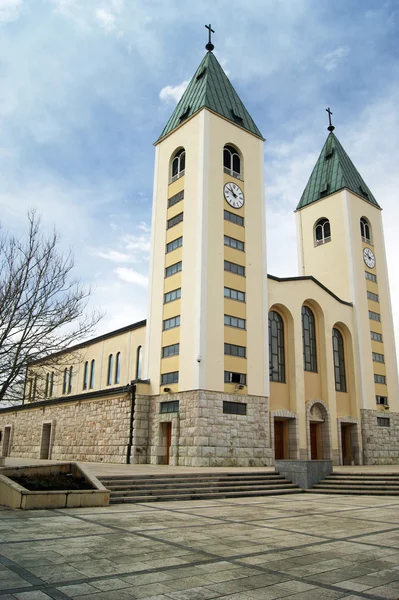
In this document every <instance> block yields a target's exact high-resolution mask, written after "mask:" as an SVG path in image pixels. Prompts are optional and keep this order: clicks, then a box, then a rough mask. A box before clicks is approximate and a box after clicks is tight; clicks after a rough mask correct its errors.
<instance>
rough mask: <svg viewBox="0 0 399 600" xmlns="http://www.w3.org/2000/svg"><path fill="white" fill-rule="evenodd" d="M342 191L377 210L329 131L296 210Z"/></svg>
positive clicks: (346, 156)
mask: <svg viewBox="0 0 399 600" xmlns="http://www.w3.org/2000/svg"><path fill="white" fill-rule="evenodd" d="M344 188H347V189H348V190H350V191H351V192H354V193H355V194H357V195H358V196H361V197H362V198H364V199H365V200H366V201H368V202H371V204H374V206H377V207H378V208H380V206H379V204H378V202H377V200H376V199H375V198H374V196H373V194H372V193H371V191H370V190H369V188H368V187H367V185H366V184H365V182H364V180H363V179H362V177H361V175H360V173H359V171H358V170H357V169H356V167H355V165H354V164H353V162H352V161H351V159H350V158H349V156H348V155H347V153H346V152H345V150H344V149H343V147H342V146H341V144H340V142H339V140H338V138H337V137H336V136H335V135H334V133H333V132H332V131H331V133H330V134H329V135H328V137H327V140H326V143H325V144H324V146H323V149H322V151H321V153H320V156H319V158H318V160H317V163H316V165H315V167H314V169H313V171H312V174H311V176H310V179H309V181H308V183H307V185H306V187H305V190H304V192H303V194H302V197H301V199H300V201H299V204H298V206H297V207H296V208H297V210H298V209H300V208H303V207H304V206H307V205H308V204H312V202H316V201H317V200H320V198H324V197H325V196H329V195H330V194H334V193H335V192H338V191H339V190H342V189H344Z"/></svg>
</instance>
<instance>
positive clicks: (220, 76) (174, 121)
mask: <svg viewBox="0 0 399 600" xmlns="http://www.w3.org/2000/svg"><path fill="white" fill-rule="evenodd" d="M202 108H209V109H210V110H212V111H213V112H215V113H217V114H218V115H221V116H222V117H224V118H225V119H228V120H229V121H231V122H232V123H234V124H235V125H238V126H239V127H242V128H243V129H246V130H247V131H250V132H251V133H253V134H254V135H256V136H257V137H260V138H261V139H264V138H263V137H262V134H261V132H260V131H259V129H258V128H257V126H256V125H255V122H254V120H253V119H252V117H251V115H250V114H249V112H248V111H247V109H246V108H245V106H244V104H243V103H242V102H241V100H240V98H239V96H238V94H237V92H236V91H235V89H234V88H233V86H232V85H231V83H230V81H229V79H228V77H227V75H226V73H225V72H224V71H223V69H222V67H221V66H220V64H219V62H218V60H217V59H216V57H215V56H214V55H213V53H212V52H207V54H205V56H204V58H203V59H202V61H201V63H200V65H199V67H198V69H197V70H196V72H195V74H194V77H193V78H192V80H191V81H190V83H189V84H188V86H187V88H186V91H185V92H184V94H183V96H182V97H181V99H180V101H179V103H178V104H177V106H176V108H175V110H174V111H173V114H172V115H171V117H170V118H169V120H168V122H167V123H166V125H165V127H164V129H163V131H162V133H161V135H160V136H159V138H158V140H157V142H159V141H160V140H161V139H162V138H164V137H165V136H166V135H168V133H170V132H171V131H173V130H174V129H176V128H177V127H178V126H179V125H181V124H182V123H183V122H184V121H185V120H186V119H188V118H189V117H191V116H193V115H194V114H195V113H197V112H198V111H200V110H201V109H202Z"/></svg>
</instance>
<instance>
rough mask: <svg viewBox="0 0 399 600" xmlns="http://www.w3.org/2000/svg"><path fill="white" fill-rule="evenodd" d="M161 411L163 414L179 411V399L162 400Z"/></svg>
mask: <svg viewBox="0 0 399 600" xmlns="http://www.w3.org/2000/svg"><path fill="white" fill-rule="evenodd" d="M159 412H160V413H161V414H162V415H165V414H167V413H176V412H179V401H178V400H172V402H161V404H160V405H159Z"/></svg>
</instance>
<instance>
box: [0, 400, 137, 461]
mask: <svg viewBox="0 0 399 600" xmlns="http://www.w3.org/2000/svg"><path fill="white" fill-rule="evenodd" d="M130 406H131V398H130V394H125V395H120V396H117V397H111V398H109V397H107V398H101V399H99V400H93V399H92V400H81V401H77V402H71V403H67V404H55V405H54V406H44V407H40V408H39V407H38V408H35V407H33V406H32V407H31V406H29V407H26V408H25V409H24V410H18V411H15V412H10V411H7V412H4V413H3V412H1V413H0V430H2V431H3V443H4V430H5V427H7V426H9V427H11V436H10V438H11V439H10V443H9V448H8V455H9V456H10V457H21V458H40V450H41V442H42V432H43V425H44V424H50V423H51V437H50V449H49V458H50V459H52V460H79V461H93V462H107V463H125V462H126V453H127V444H128V441H129V423H130ZM0 446H1V444H0ZM3 451H4V448H3Z"/></svg>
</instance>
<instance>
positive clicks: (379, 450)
mask: <svg viewBox="0 0 399 600" xmlns="http://www.w3.org/2000/svg"><path fill="white" fill-rule="evenodd" d="M360 412H361V419H362V438H363V457H364V464H365V465H396V464H399V413H392V412H387V413H381V412H380V411H377V410H361V411H360ZM377 418H379V419H387V420H388V419H389V426H386V427H383V426H381V425H377ZM387 425H388V424H387Z"/></svg>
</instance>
